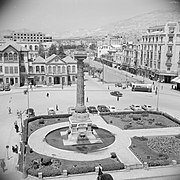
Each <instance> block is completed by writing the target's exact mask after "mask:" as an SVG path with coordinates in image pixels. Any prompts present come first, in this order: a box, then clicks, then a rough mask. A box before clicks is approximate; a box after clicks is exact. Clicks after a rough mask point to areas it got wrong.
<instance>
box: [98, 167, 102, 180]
mask: <svg viewBox="0 0 180 180" xmlns="http://www.w3.org/2000/svg"><path fill="white" fill-rule="evenodd" d="M102 175H103V172H102V166H101V165H100V164H99V169H98V176H97V180H101V176H102Z"/></svg>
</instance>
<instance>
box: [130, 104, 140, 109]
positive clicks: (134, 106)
mask: <svg viewBox="0 0 180 180" xmlns="http://www.w3.org/2000/svg"><path fill="white" fill-rule="evenodd" d="M129 107H130V108H131V109H132V110H133V111H142V110H143V109H142V108H141V106H140V105H137V104H132V105H131V106H129Z"/></svg>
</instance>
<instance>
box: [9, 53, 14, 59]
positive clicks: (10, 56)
mask: <svg viewBox="0 0 180 180" xmlns="http://www.w3.org/2000/svg"><path fill="white" fill-rule="evenodd" d="M9 60H10V61H12V60H13V54H12V53H9Z"/></svg>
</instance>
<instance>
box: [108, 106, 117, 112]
mask: <svg viewBox="0 0 180 180" xmlns="http://www.w3.org/2000/svg"><path fill="white" fill-rule="evenodd" d="M108 108H109V110H110V112H117V109H116V107H115V106H108Z"/></svg>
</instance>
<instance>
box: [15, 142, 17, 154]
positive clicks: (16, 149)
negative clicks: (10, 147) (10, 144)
mask: <svg viewBox="0 0 180 180" xmlns="http://www.w3.org/2000/svg"><path fill="white" fill-rule="evenodd" d="M15 153H16V154H18V145H17V144H16V145H15Z"/></svg>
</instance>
